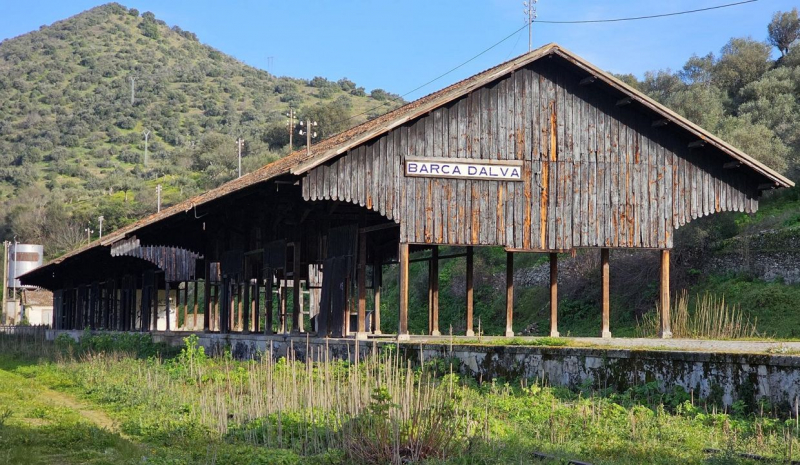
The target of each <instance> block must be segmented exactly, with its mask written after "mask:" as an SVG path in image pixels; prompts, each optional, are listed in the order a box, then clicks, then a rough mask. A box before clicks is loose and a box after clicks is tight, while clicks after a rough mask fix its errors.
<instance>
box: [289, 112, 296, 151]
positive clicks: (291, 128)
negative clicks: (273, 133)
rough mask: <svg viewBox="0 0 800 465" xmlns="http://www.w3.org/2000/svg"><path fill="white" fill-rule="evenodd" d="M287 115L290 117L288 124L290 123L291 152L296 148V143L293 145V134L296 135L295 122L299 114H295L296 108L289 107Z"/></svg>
mask: <svg viewBox="0 0 800 465" xmlns="http://www.w3.org/2000/svg"><path fill="white" fill-rule="evenodd" d="M286 116H288V117H289V122H288V123H287V124H288V125H289V151H290V152H291V151H292V149H293V148H294V145H292V142H293V140H292V136H293V135H294V124H295V123H294V121H295V120H296V119H297V115H295V114H294V108H289V113H286Z"/></svg>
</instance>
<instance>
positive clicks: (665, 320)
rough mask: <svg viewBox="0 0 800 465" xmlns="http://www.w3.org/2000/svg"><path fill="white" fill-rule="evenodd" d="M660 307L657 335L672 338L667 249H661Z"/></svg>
mask: <svg viewBox="0 0 800 465" xmlns="http://www.w3.org/2000/svg"><path fill="white" fill-rule="evenodd" d="M659 300H660V302H659V306H660V308H661V329H660V331H659V334H658V336H659V337H660V338H662V339H670V338H672V327H671V325H670V316H669V311H670V302H669V249H664V250H662V251H661V298H660V299H659Z"/></svg>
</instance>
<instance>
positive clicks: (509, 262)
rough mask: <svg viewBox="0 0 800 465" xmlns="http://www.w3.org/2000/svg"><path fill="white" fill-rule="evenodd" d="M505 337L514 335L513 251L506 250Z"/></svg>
mask: <svg viewBox="0 0 800 465" xmlns="http://www.w3.org/2000/svg"><path fill="white" fill-rule="evenodd" d="M505 335H506V337H514V252H506V334H505Z"/></svg>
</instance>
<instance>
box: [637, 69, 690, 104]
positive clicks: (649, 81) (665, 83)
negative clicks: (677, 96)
mask: <svg viewBox="0 0 800 465" xmlns="http://www.w3.org/2000/svg"><path fill="white" fill-rule="evenodd" d="M684 87H685V85H684V84H683V82H681V80H680V78H679V77H678V76H677V75H676V74H674V73H673V72H672V71H670V70H668V69H666V70H663V69H660V70H658V71H656V72H653V71H647V72H646V73H644V81H642V82H641V83H640V84H639V88H640V89H641V90H642V91H643V92H644V93H645V94H647V95H649V96H650V97H652V98H654V99H656V100H658V101H659V102H661V103H665V102H666V101H667V100H669V98H670V97H671V96H672V94H674V93H675V92H677V91H679V90H682V89H683V88H684Z"/></svg>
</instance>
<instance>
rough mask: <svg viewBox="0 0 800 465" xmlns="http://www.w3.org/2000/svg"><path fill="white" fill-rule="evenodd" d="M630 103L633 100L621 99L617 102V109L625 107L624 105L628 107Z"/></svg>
mask: <svg viewBox="0 0 800 465" xmlns="http://www.w3.org/2000/svg"><path fill="white" fill-rule="evenodd" d="M631 103H633V98H631V97H625V98H621V99H619V100H617V103H616V105H617V106H618V107H622V106H625V105H630V104H631Z"/></svg>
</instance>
